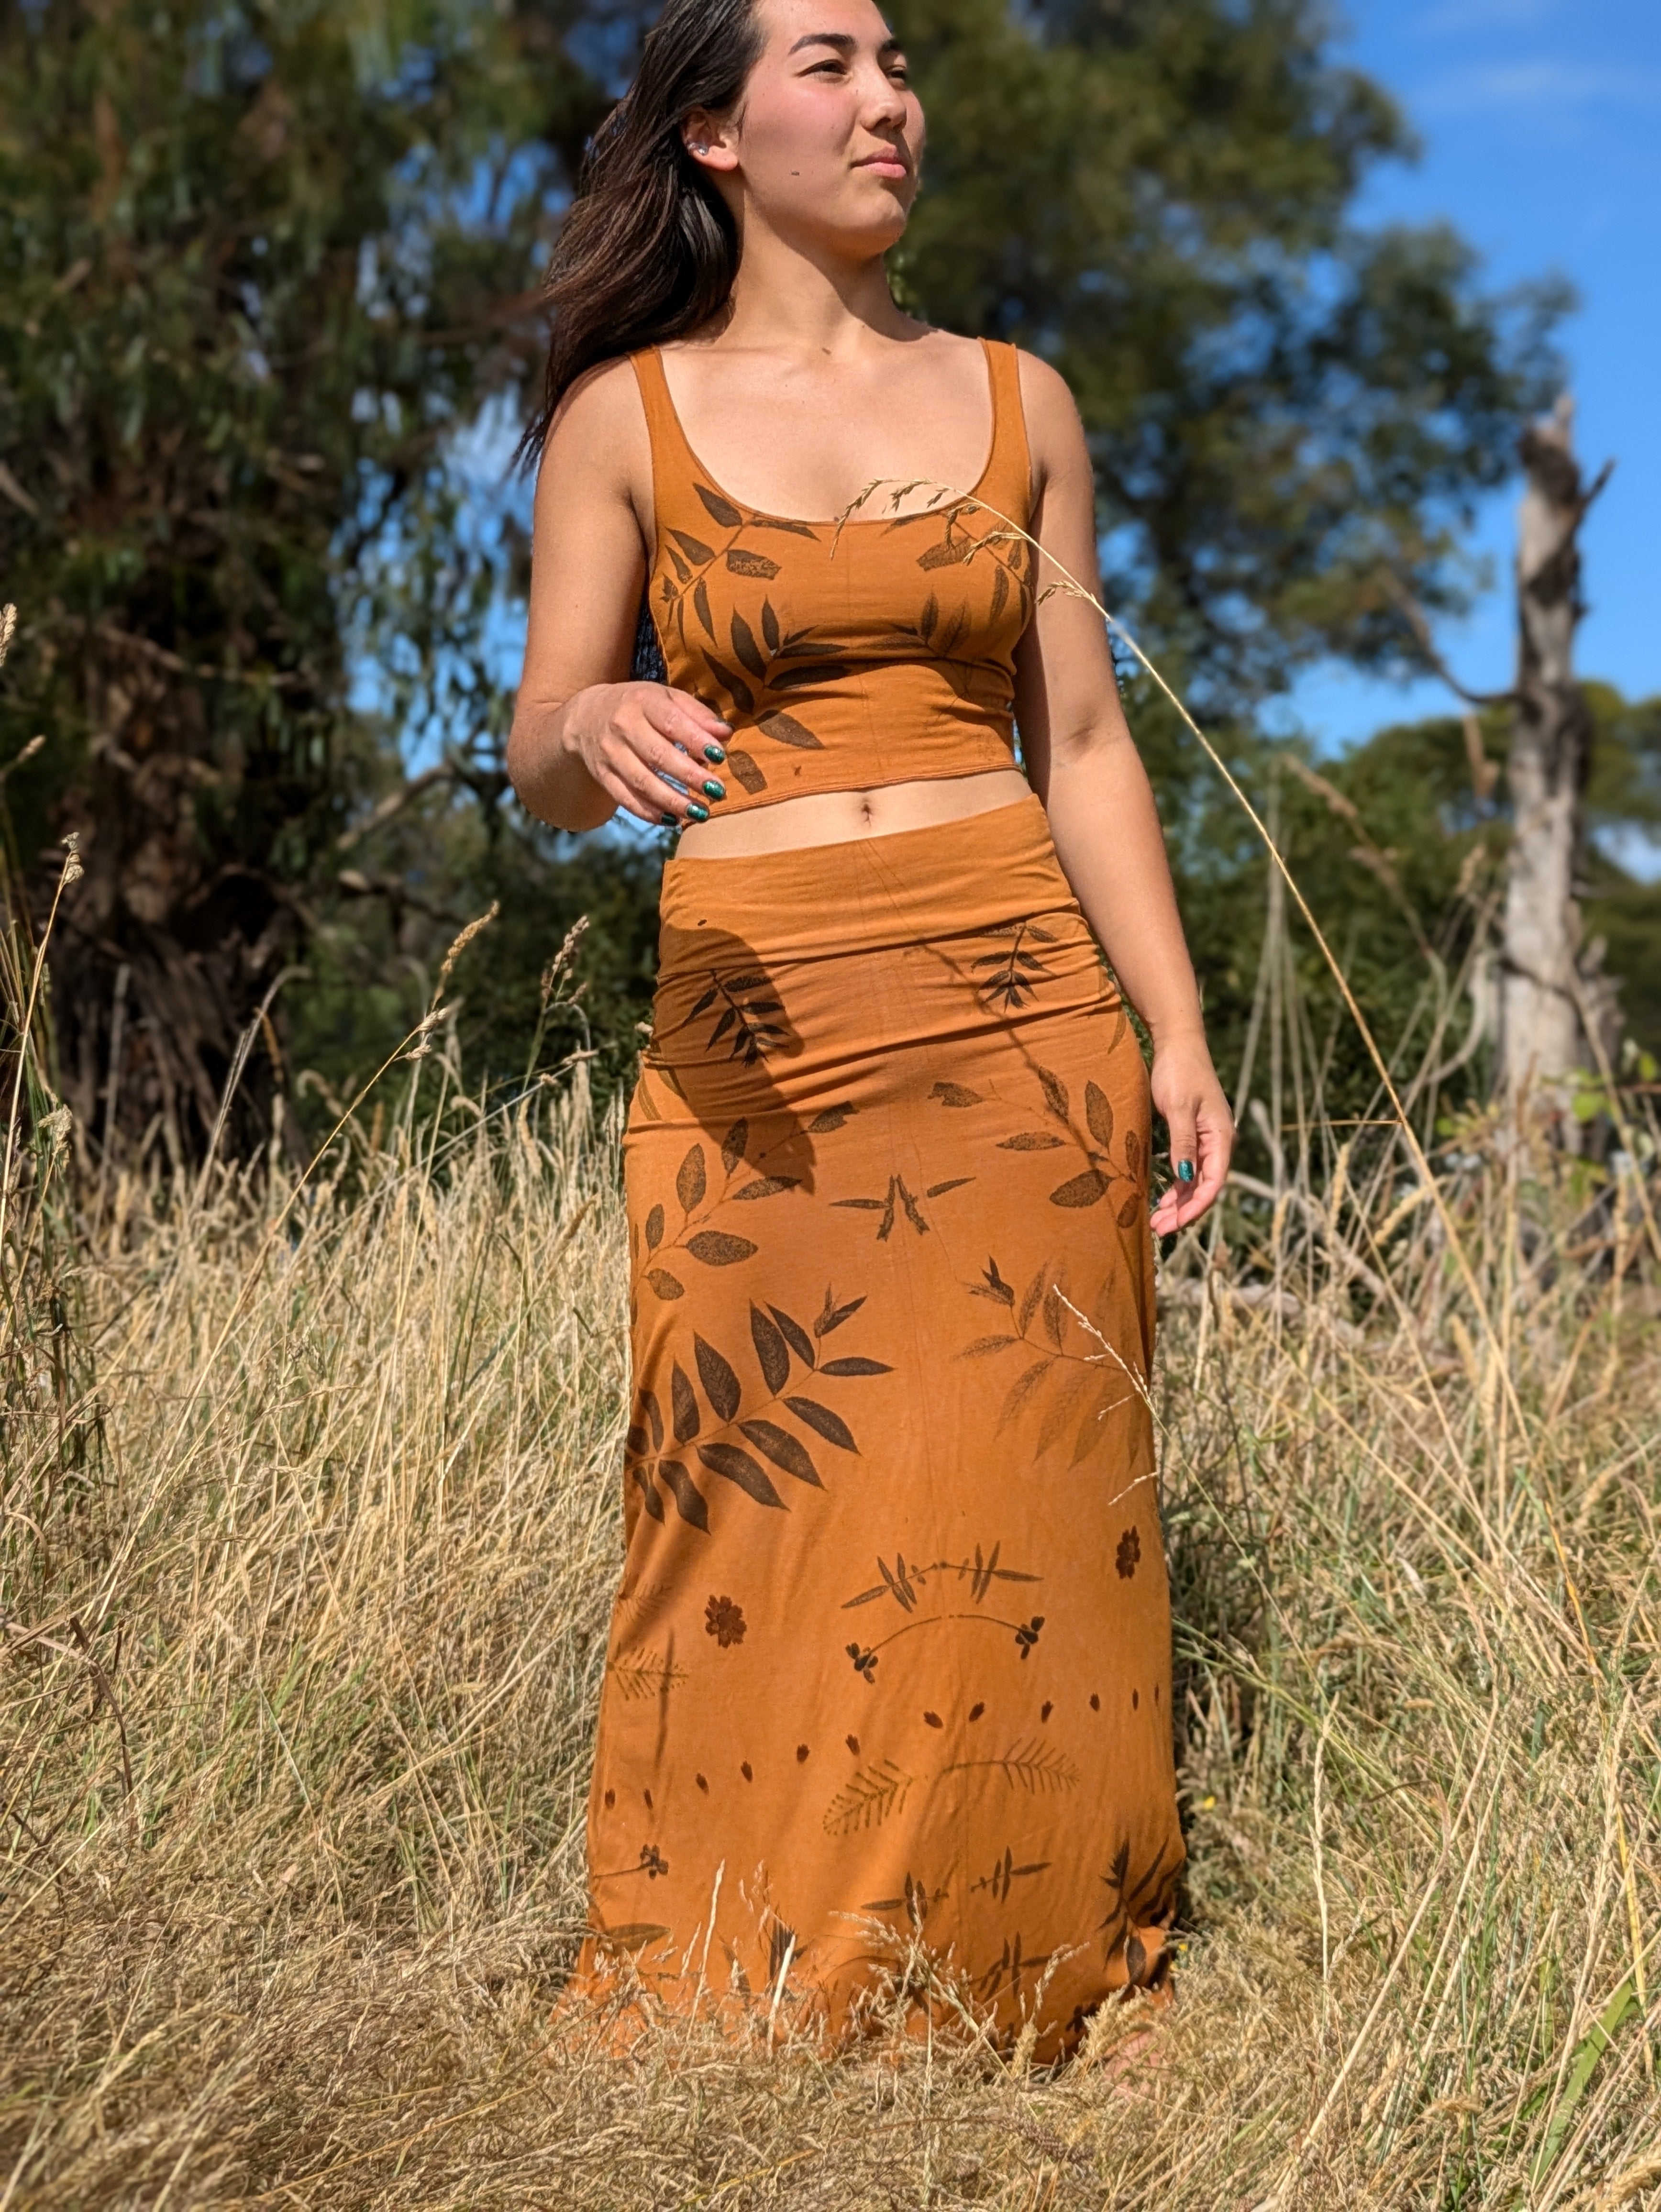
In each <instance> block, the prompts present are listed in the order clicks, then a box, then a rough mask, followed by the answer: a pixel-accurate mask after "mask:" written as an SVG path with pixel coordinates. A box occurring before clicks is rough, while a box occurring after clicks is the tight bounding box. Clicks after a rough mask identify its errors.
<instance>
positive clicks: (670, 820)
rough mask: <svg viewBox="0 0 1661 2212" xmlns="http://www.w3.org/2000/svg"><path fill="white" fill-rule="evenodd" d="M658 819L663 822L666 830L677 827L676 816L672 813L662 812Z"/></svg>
mask: <svg viewBox="0 0 1661 2212" xmlns="http://www.w3.org/2000/svg"><path fill="white" fill-rule="evenodd" d="M658 820H659V821H660V822H661V823H662V824H663V826H664V828H665V829H673V828H674V827H675V817H674V816H673V815H672V814H660V815H659V817H658Z"/></svg>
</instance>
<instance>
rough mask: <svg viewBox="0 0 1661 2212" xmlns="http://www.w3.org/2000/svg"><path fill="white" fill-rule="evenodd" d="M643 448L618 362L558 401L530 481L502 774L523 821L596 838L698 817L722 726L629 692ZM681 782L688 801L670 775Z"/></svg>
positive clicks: (671, 701) (635, 392)
mask: <svg viewBox="0 0 1661 2212" xmlns="http://www.w3.org/2000/svg"><path fill="white" fill-rule="evenodd" d="M651 481H652V457H651V446H650V441H649V439H648V434H647V428H646V416H645V410H643V409H642V406H641V404H640V393H639V389H638V387H637V386H636V382H635V376H634V371H633V370H632V369H631V368H630V366H629V364H628V362H610V363H608V364H607V365H606V366H605V368H599V369H596V370H594V371H593V372H592V373H591V374H589V375H588V376H587V377H584V378H583V379H582V380H581V382H579V383H578V384H576V385H575V386H573V387H572V389H571V391H570V392H568V393H567V395H566V397H565V398H564V399H563V401H562V402H561V403H560V407H559V410H558V412H557V415H556V416H555V417H554V422H553V428H551V430H550V432H549V434H548V442H547V444H546V445H545V447H544V448H543V455H542V465H541V469H540V471H539V473H538V478H537V495H536V516H535V523H534V526H533V531H532V542H531V604H530V623H529V629H528V632H527V635H526V645H525V673H524V676H523V678H522V679H521V680H520V688H519V697H518V700H517V702H516V703H515V706H514V726H513V731H512V733H511V734H510V736H509V737H508V759H507V768H508V775H509V777H510V778H511V779H512V781H513V786H514V790H515V791H516V792H517V793H519V795H520V799H521V800H522V801H523V802H524V804H525V805H526V806H527V807H528V808H529V809H530V811H531V812H532V814H536V815H539V816H540V817H541V818H542V819H543V820H544V821H545V822H549V823H552V824H553V825H554V827H555V828H556V829H598V828H599V825H600V824H601V823H603V822H609V821H610V820H611V816H612V815H613V814H614V813H615V812H616V811H617V809H618V807H619V806H621V807H624V808H625V809H626V810H627V811H629V812H630V814H634V815H636V816H638V817H639V818H640V820H641V821H642V822H652V823H657V822H661V821H663V820H664V819H665V817H668V818H670V819H671V820H672V821H675V822H684V820H685V819H686V818H687V817H688V813H689V811H690V810H691V807H692V806H694V805H696V806H697V808H698V809H699V815H698V816H697V817H694V818H695V819H696V818H701V817H702V813H703V811H704V809H705V806H706V801H707V799H710V798H713V797H714V795H715V794H714V793H712V792H709V790H708V789H707V787H708V786H709V785H710V784H715V785H719V784H720V781H721V779H720V776H719V774H718V771H719V769H720V766H721V762H722V761H723V760H724V759H725V757H726V755H725V750H724V749H725V745H726V741H727V737H728V735H729V734H730V733H729V732H728V729H727V724H726V723H725V722H723V721H722V720H721V717H720V716H719V715H718V714H715V713H713V712H712V711H711V709H710V708H708V707H706V706H704V705H703V702H702V701H701V700H697V699H695V698H693V697H692V696H691V694H690V693H689V692H685V691H677V690H672V688H671V687H670V686H669V685H667V684H634V683H630V681H629V668H630V661H631V659H633V655H634V646H635V627H636V620H637V617H638V613H639V609H640V595H641V586H642V583H643V581H644V580H645V575H646V561H647V553H648V545H649V542H650V539H649V533H650V530H651V527H652V520H651V499H650V486H651ZM666 775H672V776H675V777H677V778H678V781H680V782H682V783H684V784H685V785H686V786H687V787H689V790H690V793H691V796H690V798H689V797H688V796H687V795H686V794H685V793H681V792H679V791H677V790H676V789H675V788H674V787H673V786H672V785H671V784H670V783H667V782H666V781H665V780H664V779H665V776H666Z"/></svg>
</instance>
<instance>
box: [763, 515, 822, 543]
mask: <svg viewBox="0 0 1661 2212" xmlns="http://www.w3.org/2000/svg"><path fill="white" fill-rule="evenodd" d="M750 527H751V529H752V530H788V532H789V533H790V535H791V537H793V538H817V537H818V531H817V530H815V529H814V527H813V526H812V523H811V522H790V521H787V520H786V519H785V517H784V516H783V515H782V514H757V515H756V516H754V517H753V518H752V520H751V524H750Z"/></svg>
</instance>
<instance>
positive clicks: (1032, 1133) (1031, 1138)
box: [998, 1129, 1066, 1152]
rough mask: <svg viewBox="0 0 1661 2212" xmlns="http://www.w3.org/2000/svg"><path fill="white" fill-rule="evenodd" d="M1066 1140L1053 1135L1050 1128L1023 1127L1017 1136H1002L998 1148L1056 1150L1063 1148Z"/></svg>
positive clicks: (1031, 1150)
mask: <svg viewBox="0 0 1661 2212" xmlns="http://www.w3.org/2000/svg"><path fill="white" fill-rule="evenodd" d="M1065 1141H1066V1140H1065V1139H1063V1138H1061V1137H1052V1136H1051V1135H1050V1132H1049V1130H1048V1129H1023V1130H1021V1131H1020V1133H1019V1135H1017V1136H1013V1137H1004V1138H1001V1139H1000V1140H999V1144H998V1150H999V1151H1000V1152H1059V1151H1060V1150H1061V1147H1062V1144H1063V1143H1064V1142H1065Z"/></svg>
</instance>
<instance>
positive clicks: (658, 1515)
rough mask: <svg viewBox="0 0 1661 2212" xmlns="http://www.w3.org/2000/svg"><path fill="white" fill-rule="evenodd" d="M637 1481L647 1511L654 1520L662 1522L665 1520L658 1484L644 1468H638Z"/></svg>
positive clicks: (636, 1471)
mask: <svg viewBox="0 0 1661 2212" xmlns="http://www.w3.org/2000/svg"><path fill="white" fill-rule="evenodd" d="M635 1480H636V1483H638V1484H639V1486H640V1492H641V1496H642V1498H643V1499H644V1501H645V1504H646V1510H647V1511H648V1513H649V1514H650V1515H651V1516H652V1518H653V1520H654V1521H661V1520H662V1518H663V1500H662V1499H661V1498H660V1497H659V1496H658V1490H657V1485H656V1483H654V1481H653V1480H652V1478H651V1476H650V1475H649V1474H648V1473H647V1471H646V1469H645V1468H643V1467H637V1468H636V1469H635Z"/></svg>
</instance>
